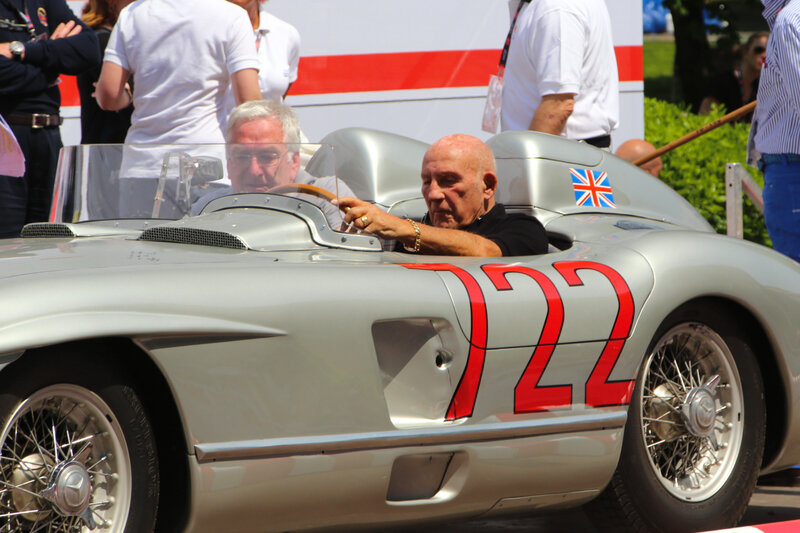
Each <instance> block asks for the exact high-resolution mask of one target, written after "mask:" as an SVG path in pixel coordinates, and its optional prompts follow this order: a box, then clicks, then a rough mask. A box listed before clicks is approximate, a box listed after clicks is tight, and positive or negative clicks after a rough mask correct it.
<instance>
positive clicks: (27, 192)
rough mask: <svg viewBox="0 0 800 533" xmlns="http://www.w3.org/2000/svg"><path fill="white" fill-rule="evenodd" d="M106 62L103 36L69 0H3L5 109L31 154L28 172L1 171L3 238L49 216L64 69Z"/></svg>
mask: <svg viewBox="0 0 800 533" xmlns="http://www.w3.org/2000/svg"><path fill="white" fill-rule="evenodd" d="M83 30H85V31H83ZM99 63H100V50H99V48H98V46H97V37H96V36H95V34H94V32H92V31H89V29H88V28H87V27H86V26H85V25H84V24H83V23H82V22H81V21H80V20H78V18H77V17H75V15H74V14H73V13H72V10H71V9H70V8H69V6H67V3H66V2H65V1H64V0H47V1H45V0H28V1H25V2H23V0H0V115H2V116H3V118H5V120H6V122H8V124H9V125H10V127H11V130H12V131H13V133H14V136H15V137H16V139H17V141H18V142H19V145H20V147H21V149H22V152H23V154H24V155H25V174H24V175H23V176H22V177H21V178H16V177H10V176H0V237H16V236H18V235H19V232H20V230H21V229H22V226H24V225H25V224H27V223H29V222H43V221H46V220H47V219H48V216H49V211H50V202H51V199H52V196H53V181H54V178H55V172H56V164H57V162H58V153H59V150H61V135H60V133H59V130H58V127H59V126H60V125H61V122H62V119H61V117H60V116H59V110H60V107H61V93H60V92H59V90H58V76H59V75H60V74H80V73H81V72H83V71H85V70H87V69H90V68H92V67H95V66H97V65H98V64H99Z"/></svg>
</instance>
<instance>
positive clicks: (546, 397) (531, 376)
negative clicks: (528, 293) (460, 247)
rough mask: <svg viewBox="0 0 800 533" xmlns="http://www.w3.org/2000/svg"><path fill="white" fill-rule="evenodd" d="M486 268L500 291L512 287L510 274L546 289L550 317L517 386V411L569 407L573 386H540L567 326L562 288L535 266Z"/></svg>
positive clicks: (492, 266)
mask: <svg viewBox="0 0 800 533" xmlns="http://www.w3.org/2000/svg"><path fill="white" fill-rule="evenodd" d="M482 268H483V271H484V272H485V273H486V275H487V276H488V277H489V279H490V280H491V282H492V283H493V284H494V286H495V288H496V289H497V290H498V291H507V290H511V284H510V283H509V282H508V279H507V276H508V274H511V273H515V274H522V275H525V276H528V277H530V278H532V279H533V281H535V282H536V283H537V284H538V285H539V288H540V289H542V292H543V293H544V297H545V300H546V302H547V316H546V317H545V319H544V326H543V327H542V333H541V335H540V336H539V341H538V342H537V343H536V348H535V349H534V350H533V354H531V358H530V361H528V366H526V367H525V372H523V373H522V376H521V377H520V378H519V381H518V382H517V386H516V387H514V412H515V413H532V412H535V411H546V410H548V409H559V408H565V407H569V406H570V405H571V404H572V385H550V386H540V385H539V380H540V379H541V378H542V374H544V369H545V368H546V367H547V364H548V363H549V362H550V356H551V355H553V351H554V350H555V349H556V343H558V337H559V336H560V335H561V328H562V327H563V326H564V302H562V301H561V295H560V294H558V289H556V286H555V285H554V284H553V282H552V281H550V278H548V277H547V276H545V275H544V274H542V273H541V272H539V271H538V270H533V269H532V268H528V267H524V266H512V265H484V266H483V267H482Z"/></svg>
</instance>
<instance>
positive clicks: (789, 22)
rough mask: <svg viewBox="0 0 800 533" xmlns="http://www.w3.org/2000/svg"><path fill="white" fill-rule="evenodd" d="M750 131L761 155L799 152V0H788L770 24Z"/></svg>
mask: <svg viewBox="0 0 800 533" xmlns="http://www.w3.org/2000/svg"><path fill="white" fill-rule="evenodd" d="M770 3H775V2H774V0H773V1H772V2H769V1H767V2H764V4H765V6H767V7H769V6H768V5H767V4H770ZM766 11H767V9H765V16H766V14H767V13H766ZM768 22H769V19H768ZM753 130H754V133H755V148H756V150H758V151H759V152H761V153H762V154H764V153H765V154H800V0H790V1H789V2H788V3H787V4H786V6H785V7H784V8H783V10H781V11H780V13H778V14H777V18H776V19H775V23H774V25H773V27H772V33H771V34H770V36H769V41H768V43H767V57H766V60H765V62H764V67H763V68H762V69H761V81H760V82H759V85H758V105H757V107H756V113H755V117H754V118H753Z"/></svg>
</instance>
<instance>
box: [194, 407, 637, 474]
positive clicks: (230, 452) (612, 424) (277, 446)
mask: <svg viewBox="0 0 800 533" xmlns="http://www.w3.org/2000/svg"><path fill="white" fill-rule="evenodd" d="M627 416H628V415H627V410H622V411H615V412H609V413H602V414H600V415H598V414H592V415H577V416H569V417H559V418H554V419H546V420H541V419H539V420H523V421H520V422H500V423H497V424H479V425H474V426H466V427H462V426H458V427H452V426H451V427H441V428H422V429H412V430H397V431H375V432H369V433H345V434H339V435H314V436H308V437H292V438H277V439H262V440H245V441H232V442H219V443H210V444H196V445H195V446H194V450H195V454H196V455H197V460H198V461H199V462H201V463H205V462H210V461H240V460H248V459H266V458H271V457H288V456H295V455H325V454H332V453H347V452H355V451H368V450H383V449H387V448H404V447H409V446H447V445H457V444H466V443H471V442H486V441H498V440H509V439H522V438H529V437H539V436H543V435H552V434H557V433H558V434H560V433H576V432H579V431H599V430H603V429H615V428H621V427H623V426H624V425H625V421H626V420H627Z"/></svg>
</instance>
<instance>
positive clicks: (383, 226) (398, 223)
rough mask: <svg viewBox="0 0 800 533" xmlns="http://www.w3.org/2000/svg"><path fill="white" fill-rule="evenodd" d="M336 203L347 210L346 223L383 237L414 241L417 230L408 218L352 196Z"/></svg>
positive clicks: (407, 241) (405, 241) (405, 242)
mask: <svg viewBox="0 0 800 533" xmlns="http://www.w3.org/2000/svg"><path fill="white" fill-rule="evenodd" d="M336 203H338V205H339V209H341V210H342V211H344V212H345V215H344V221H345V223H347V224H353V226H354V227H355V228H357V229H360V230H363V231H367V232H369V233H372V234H374V235H377V236H378V237H380V238H382V239H387V240H388V239H392V240H398V241H401V242H403V243H404V244H408V243H409V242H410V243H411V244H413V243H414V239H415V237H416V232H415V231H414V227H413V226H412V225H411V223H410V222H409V221H408V220H405V219H403V218H398V217H396V216H394V215H390V214H389V213H387V212H386V211H384V210H383V209H381V208H380V207H377V206H375V205H373V204H371V203H369V202H365V201H364V200H359V199H358V198H353V197H352V196H345V197H343V198H339V200H338V202H336Z"/></svg>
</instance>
